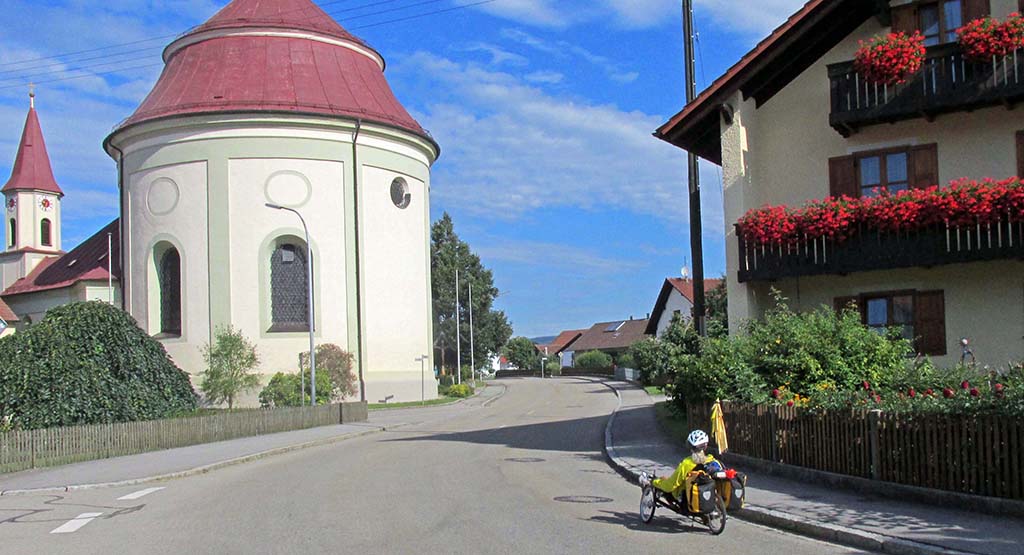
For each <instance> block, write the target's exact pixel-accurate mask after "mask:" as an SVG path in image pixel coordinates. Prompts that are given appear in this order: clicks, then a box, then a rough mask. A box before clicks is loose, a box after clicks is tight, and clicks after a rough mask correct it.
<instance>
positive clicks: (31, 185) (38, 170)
mask: <svg viewBox="0 0 1024 555" xmlns="http://www.w3.org/2000/svg"><path fill="white" fill-rule="evenodd" d="M28 96H29V108H28V117H27V118H26V119H25V129H24V131H22V134H21V144H19V145H18V156H17V158H15V160H14V169H13V170H12V171H11V178H10V179H9V180H8V181H7V184H6V185H4V187H3V189H0V192H3V193H9V192H13V191H45V192H47V193H53V194H55V195H59V196H64V192H63V191H61V189H60V186H58V185H57V180H56V179H54V177H53V168H52V167H51V166H50V155H49V154H47V152H46V142H45V141H44V140H43V130H42V128H40V127H39V116H38V115H37V114H36V93H35V87H34V86H33V87H30V92H29V94H28Z"/></svg>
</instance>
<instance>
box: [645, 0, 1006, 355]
mask: <svg viewBox="0 0 1024 555" xmlns="http://www.w3.org/2000/svg"><path fill="white" fill-rule="evenodd" d="M1020 4H1021V2H1019V1H1018V0H991V1H989V0H941V1H936V0H928V1H917V0H914V1H907V0H901V1H893V2H886V1H870V0H811V1H810V2H807V4H806V5H804V6H803V7H802V8H801V9H800V10H799V11H798V12H797V13H795V14H794V15H793V16H791V17H790V18H789V19H788V20H787V21H786V22H785V23H784V24H783V25H782V26H781V27H779V28H778V29H776V30H775V31H774V32H772V33H771V35H769V36H768V37H767V38H765V39H764V40H763V41H761V42H760V43H759V44H758V45H757V46H756V47H755V48H754V49H753V50H752V51H751V52H750V53H748V54H747V55H745V56H743V58H742V59H740V60H739V62H738V63H737V64H736V65H734V66H733V67H732V68H730V69H729V70H728V71H727V72H726V73H725V74H724V75H722V76H721V77H719V78H718V79H717V80H716V81H714V82H713V83H712V85H711V86H710V87H709V88H708V89H707V90H705V91H704V92H702V93H701V94H700V95H699V96H698V97H697V98H696V99H695V100H694V101H693V102H690V103H689V104H688V105H687V106H685V108H684V109H683V110H682V111H681V112H679V113H678V114H677V115H675V116H674V117H672V118H671V120H670V121H668V122H667V123H665V124H664V125H663V126H662V127H660V128H659V129H658V130H657V131H656V133H655V134H656V136H657V137H658V138H660V139H662V140H665V141H667V142H669V143H671V144H673V145H676V146H678V147H680V148H682V149H686V150H689V151H691V152H693V153H696V154H697V155H698V156H700V157H701V158H703V159H705V160H707V161H710V162H712V163H714V164H718V165H720V166H721V167H722V174H723V180H724V182H723V185H724V203H725V220H726V229H725V232H726V234H727V241H726V245H727V248H726V250H727V252H726V256H727V259H726V260H727V268H728V275H727V286H728V296H729V323H730V329H731V330H732V332H733V333H736V330H738V329H739V326H737V325H736V324H738V323H739V322H741V321H743V320H745V319H749V318H755V317H757V316H759V315H760V314H762V313H763V312H764V310H765V309H766V308H767V307H769V306H770V305H771V304H773V302H774V301H773V297H772V294H771V290H772V289H773V288H774V289H778V290H779V291H781V293H782V295H783V296H784V297H786V298H787V299H788V302H790V303H791V304H792V305H793V306H794V308H797V309H801V310H807V309H813V308H815V307H819V306H822V305H827V306H851V305H852V306H855V307H856V308H857V309H858V310H859V311H860V312H861V317H862V319H863V322H864V323H865V324H867V325H869V326H872V327H875V328H879V329H881V328H882V327H886V326H902V328H903V330H904V334H905V335H906V336H907V337H908V338H913V340H914V344H915V348H916V349H917V351H918V352H919V353H921V354H924V355H928V356H931V357H933V360H935V362H936V363H938V364H940V365H944V366H948V365H953V364H955V363H956V362H958V361H959V360H960V357H961V349H960V347H959V341H960V338H962V337H969V338H970V340H971V342H972V345H971V346H972V349H973V351H974V353H975V354H976V355H977V359H978V362H979V363H984V364H990V365H993V366H1002V365H1005V364H1006V363H1007V361H1009V360H1021V359H1024V246H1022V239H1024V238H1022V237H1021V228H1020V224H1019V223H1011V222H1012V221H1013V219H1014V218H1020V216H1021V214H1019V213H1009V214H1007V216H1006V218H1003V219H1000V220H999V221H998V222H997V223H996V224H993V225H987V226H986V227H985V228H984V229H981V226H959V227H958V226H956V225H955V224H954V225H952V226H949V227H946V226H944V225H942V224H936V225H933V226H931V227H922V228H919V229H913V230H910V231H905V232H901V233H895V232H891V233H886V232H884V231H880V230H876V231H870V230H865V229H862V230H859V231H856V230H855V231H856V232H855V233H853V234H852V235H851V236H850V237H846V238H845V239H844V238H840V239H834V238H833V239H829V238H827V237H825V238H821V239H819V238H814V239H812V240H810V239H808V240H800V239H799V238H798V239H797V240H795V241H792V240H790V241H787V242H785V243H783V242H778V243H772V242H771V241H764V242H757V241H752V240H751V239H750V235H749V234H748V233H746V232H745V230H744V228H741V227H737V224H738V223H739V221H740V220H741V218H743V216H744V215H745V214H746V213H748V211H749V210H751V209H756V208H759V207H763V206H766V205H771V206H788V207H800V206H804V205H806V204H807V203H808V202H809V201H811V200H812V199H822V198H825V197H829V196H832V197H838V196H840V195H845V196H847V197H851V198H854V199H857V198H864V197H869V196H873V195H877V194H879V192H880V191H881V190H882V189H885V190H887V191H889V192H892V193H895V192H898V191H900V190H904V189H917V188H927V187H929V186H934V185H946V184H948V183H950V182H951V181H954V180H957V179H961V178H969V179H982V178H986V177H993V178H1006V177H1009V176H1014V175H1019V174H1020V173H1022V172H1021V170H1020V169H1019V168H1020V167H1021V166H1022V165H1024V159H1022V157H1024V134H1022V133H1021V132H1022V130H1024V111H1021V110H1013V107H1014V105H1015V103H1017V102H1018V101H1020V100H1021V98H1022V97H1024V55H1021V54H1022V52H1020V51H1018V52H1013V53H1011V54H1010V56H1008V57H1005V58H995V59H992V60H986V61H983V62H974V61H971V60H969V59H967V58H966V57H965V56H964V53H963V51H962V49H961V47H960V46H959V44H958V43H957V42H956V41H957V39H956V33H955V29H956V28H958V27H959V26H961V25H962V24H965V23H967V22H969V21H972V20H974V19H977V18H979V17H982V16H985V15H988V14H990V15H992V16H994V17H996V18H1005V17H1006V16H1008V15H1009V14H1010V13H1011V12H1014V11H1017V10H1018V9H1020V8H1021V7H1022V6H1021V5H1020ZM916 30H920V31H922V33H923V35H924V36H925V44H926V45H927V53H926V56H925V60H924V63H923V65H922V67H921V69H920V70H919V71H918V72H917V73H915V74H913V75H911V76H910V77H909V78H908V80H907V81H906V83H904V84H897V85H891V86H888V85H878V86H876V85H873V84H870V83H868V82H867V81H866V80H865V78H864V77H863V75H861V74H860V73H858V72H857V71H856V70H855V69H854V64H853V59H854V57H855V53H856V52H857V50H858V47H859V42H860V41H867V40H869V39H871V38H872V37H875V36H879V35H883V34H886V33H889V32H890V31H897V32H898V31H907V32H913V31H916ZM999 218H1002V216H1001V215H1000V216H999ZM1018 221H1019V220H1018ZM747 231H749V229H748V230H747ZM751 243H753V244H751Z"/></svg>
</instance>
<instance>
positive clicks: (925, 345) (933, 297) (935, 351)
mask: <svg viewBox="0 0 1024 555" xmlns="http://www.w3.org/2000/svg"><path fill="white" fill-rule="evenodd" d="M914 335H916V336H917V341H916V344H915V347H916V348H917V352H919V353H921V354H922V355H932V356H942V355H944V354H946V301H945V295H944V293H943V292H942V291H924V292H920V293H917V294H916V295H915V296H914Z"/></svg>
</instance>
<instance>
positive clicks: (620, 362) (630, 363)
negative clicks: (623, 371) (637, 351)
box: [615, 352, 636, 370]
mask: <svg viewBox="0 0 1024 555" xmlns="http://www.w3.org/2000/svg"><path fill="white" fill-rule="evenodd" d="M615 366H618V367H620V368H629V369H630V370H636V359H635V358H633V355H632V354H630V353H628V352H627V353H623V354H621V355H619V357H618V359H617V360H616V361H615Z"/></svg>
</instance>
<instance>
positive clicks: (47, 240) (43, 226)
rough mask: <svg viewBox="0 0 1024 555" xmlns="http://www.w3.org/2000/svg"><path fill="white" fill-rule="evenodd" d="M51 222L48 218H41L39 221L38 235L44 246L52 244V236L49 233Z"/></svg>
mask: <svg viewBox="0 0 1024 555" xmlns="http://www.w3.org/2000/svg"><path fill="white" fill-rule="evenodd" d="M51 227H52V224H51V223H50V220H48V219H46V218H43V221H42V222H39V237H40V240H41V241H42V243H43V246H44V247H52V246H53V236H52V233H51Z"/></svg>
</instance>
